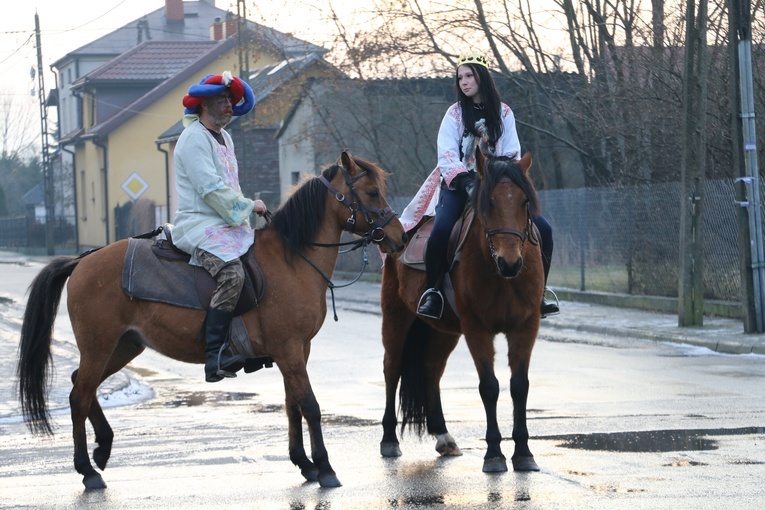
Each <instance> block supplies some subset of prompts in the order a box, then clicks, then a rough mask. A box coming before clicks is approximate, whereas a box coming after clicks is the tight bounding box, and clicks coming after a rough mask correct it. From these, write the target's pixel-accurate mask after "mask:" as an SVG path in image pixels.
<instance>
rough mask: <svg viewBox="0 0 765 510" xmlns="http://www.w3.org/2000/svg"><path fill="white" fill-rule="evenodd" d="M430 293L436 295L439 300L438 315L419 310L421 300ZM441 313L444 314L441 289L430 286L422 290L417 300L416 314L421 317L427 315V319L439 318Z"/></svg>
mask: <svg viewBox="0 0 765 510" xmlns="http://www.w3.org/2000/svg"><path fill="white" fill-rule="evenodd" d="M431 294H435V295H437V296H438V299H440V300H441V309H440V310H439V311H438V315H436V314H427V313H422V311H421V308H422V303H423V301H424V300H425V299H426V298H427V297H428V296H430V295H431ZM443 314H444V295H443V294H441V291H440V290H438V289H434V288H430V289H428V290H426V291H425V292H423V293H422V296H420V300H419V301H418V302H417V315H422V316H423V317H428V318H429V319H436V320H441V316H442V315H443Z"/></svg>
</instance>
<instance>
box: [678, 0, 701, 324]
mask: <svg viewBox="0 0 765 510" xmlns="http://www.w3.org/2000/svg"><path fill="white" fill-rule="evenodd" d="M697 2H698V4H697ZM685 15H686V31H685V70H684V72H683V156H682V168H681V175H682V182H681V193H680V200H681V202H680V236H679V237H680V282H679V285H678V310H677V314H678V317H677V319H678V321H677V325H678V326H679V327H685V326H702V325H703V324H704V280H703V277H704V260H703V250H702V247H703V246H704V243H703V228H702V216H701V206H702V195H703V189H704V171H705V159H706V148H707V147H706V119H705V116H706V111H707V108H706V101H707V74H708V72H707V70H708V65H707V45H706V37H707V0H688V2H687V7H686V14H685Z"/></svg>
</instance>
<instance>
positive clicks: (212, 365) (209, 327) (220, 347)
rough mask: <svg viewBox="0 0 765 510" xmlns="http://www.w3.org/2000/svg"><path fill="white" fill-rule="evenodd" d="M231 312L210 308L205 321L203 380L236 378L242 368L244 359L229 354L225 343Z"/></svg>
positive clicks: (215, 380)
mask: <svg viewBox="0 0 765 510" xmlns="http://www.w3.org/2000/svg"><path fill="white" fill-rule="evenodd" d="M233 317H234V314H233V313H232V312H226V311H223V310H220V309H218V308H210V310H209V311H208V312H207V318H206V319H205V344H206V348H205V380H206V381H207V382H218V381H220V380H221V379H223V378H224V377H236V372H237V371H238V370H240V369H241V368H242V367H243V366H244V359H243V358H242V357H241V356H239V355H233V354H231V351H230V350H229V349H228V344H227V343H226V336H227V335H228V329H229V327H230V326H231V319H232V318H233Z"/></svg>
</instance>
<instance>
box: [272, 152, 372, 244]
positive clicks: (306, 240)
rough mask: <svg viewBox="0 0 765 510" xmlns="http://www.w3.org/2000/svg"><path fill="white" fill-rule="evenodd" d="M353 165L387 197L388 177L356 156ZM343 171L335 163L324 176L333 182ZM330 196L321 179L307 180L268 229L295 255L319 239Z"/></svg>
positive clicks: (278, 212)
mask: <svg viewBox="0 0 765 510" xmlns="http://www.w3.org/2000/svg"><path fill="white" fill-rule="evenodd" d="M353 161H354V162H355V163H356V165H358V166H359V167H360V168H361V169H362V171H366V172H367V175H366V177H368V178H370V179H372V181H373V183H374V184H375V185H377V186H378V187H379V188H380V191H381V193H384V192H385V190H384V187H385V178H386V177H387V173H386V172H385V171H384V170H383V169H382V168H380V167H378V166H377V165H375V164H373V163H370V162H369V161H366V160H364V159H362V158H358V157H355V156H354V157H353ZM339 170H340V165H339V164H337V163H335V164H332V165H329V166H327V167H325V168H324V169H323V170H322V172H321V175H323V176H324V178H325V179H327V180H328V181H332V179H334V178H335V175H337V172H338V171H339ZM328 194H329V190H328V189H327V187H326V186H325V185H324V183H323V182H321V180H320V179H319V176H313V177H310V178H308V179H306V180H304V181H303V182H302V183H301V184H299V185H298V186H297V188H295V190H294V191H293V192H292V194H291V195H290V196H289V198H288V199H287V200H286V201H285V202H283V203H282V205H280V206H279V208H278V209H277V210H276V211H275V212H274V214H273V217H272V218H271V223H270V225H269V226H267V227H266V228H272V229H274V230H276V231H277V232H279V234H281V236H282V239H283V240H284V243H285V249H286V248H287V245H289V249H290V250H289V251H290V252H291V253H292V254H294V253H296V252H297V251H298V250H301V249H303V248H305V247H306V246H308V245H310V244H311V243H312V242H313V241H314V239H315V238H316V234H317V233H318V232H319V229H320V228H321V225H322V224H323V223H324V215H325V212H326V207H325V205H326V200H327V197H328Z"/></svg>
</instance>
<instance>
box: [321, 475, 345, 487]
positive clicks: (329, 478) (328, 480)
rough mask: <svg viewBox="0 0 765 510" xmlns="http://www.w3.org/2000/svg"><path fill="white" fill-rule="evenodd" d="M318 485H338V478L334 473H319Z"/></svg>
mask: <svg viewBox="0 0 765 510" xmlns="http://www.w3.org/2000/svg"><path fill="white" fill-rule="evenodd" d="M319 485H321V486H322V487H340V486H341V485H343V484H341V483H340V480H338V479H337V475H335V473H327V474H325V475H319Z"/></svg>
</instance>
